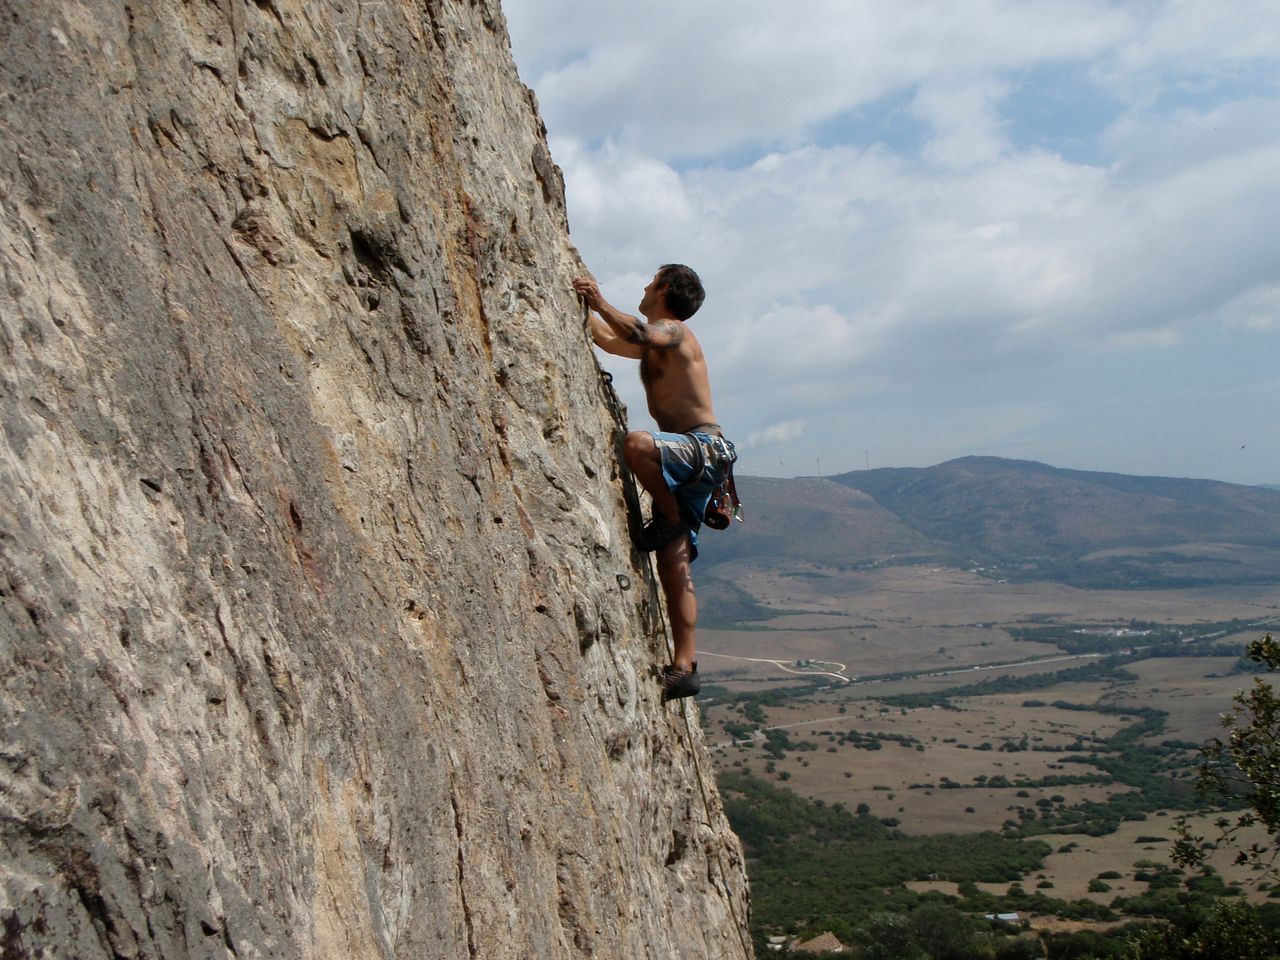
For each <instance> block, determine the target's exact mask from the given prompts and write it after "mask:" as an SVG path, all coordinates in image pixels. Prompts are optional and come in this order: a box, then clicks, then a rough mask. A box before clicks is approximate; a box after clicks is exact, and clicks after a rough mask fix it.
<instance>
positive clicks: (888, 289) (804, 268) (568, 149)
mask: <svg viewBox="0 0 1280 960" xmlns="http://www.w3.org/2000/svg"><path fill="white" fill-rule="evenodd" d="M503 9H504V11H505V13H506V16H507V21H508V27H509V30H510V33H511V40H512V49H513V52H514V55H515V59H516V63H517V66H518V67H519V70H520V75H521V78H522V79H523V80H524V82H525V83H526V84H527V85H529V86H530V87H531V88H532V89H533V90H534V91H535V93H536V95H537V99H538V103H539V107H540V110H541V112H542V116H543V119H544V120H545V122H546V124H547V129H548V133H549V139H550V145H551V152H552V156H553V157H554V158H555V160H556V162H557V163H558V164H559V165H560V166H561V168H562V169H563V171H564V174H565V180H566V191H567V201H568V209H569V224H570V231H571V235H572V238H573V241H574V243H575V244H576V245H577V247H578V249H579V251H580V252H581V254H582V256H583V258H584V260H585V262H586V263H587V264H588V266H589V267H590V269H591V270H592V271H593V273H594V274H595V276H596V278H597V279H598V280H599V281H600V284H601V287H602V289H603V291H604V293H605V296H606V297H607V298H608V299H609V300H610V302H612V303H613V304H614V305H616V306H618V307H620V308H622V309H625V310H627V311H629V312H634V311H635V308H636V306H637V305H638V303H639V300H640V296H641V293H642V288H643V287H644V285H645V284H646V283H647V282H648V280H649V279H650V278H651V277H652V275H653V273H654V271H655V270H656V269H657V267H658V266H660V265H661V264H663V263H667V262H679V263H687V264H689V265H690V266H693V267H694V269H696V270H697V271H698V273H699V274H700V275H701V277H702V280H703V283H704V285H705V287H706V289H707V300H706V303H705V305H704V306H703V308H702V310H701V311H700V312H699V313H698V314H697V315H696V316H694V317H693V318H692V320H691V321H690V327H691V328H692V330H693V331H694V332H695V333H696V335H697V337H698V339H699V341H700V342H701V343H702V345H703V349H704V350H705V352H706V354H707V357H708V363H709V366H710V370H711V380H712V389H713V393H714V396H715V408H716V413H717V415H718V417H719V419H720V421H721V422H722V423H723V424H724V425H725V428H726V432H727V433H728V435H729V436H730V438H731V439H733V440H734V441H735V442H736V444H737V447H738V452H739V458H740V459H739V465H738V471H739V473H740V474H752V475H757V476H760V475H764V476H813V475H823V476H830V475H832V474H836V473H843V472H846V471H851V470H861V469H865V468H867V467H873V468H875V467H904V466H929V465H932V464H936V463H941V462H943V461H946V460H950V459H952V458H955V457H962V456H968V455H985V456H999V457H1009V458H1015V459H1026V460H1038V461H1040V462H1043V463H1048V464H1052V465H1054V466H1058V467H1069V468H1073V469H1080V470H1101V471H1108V472H1114V473H1127V474H1139V475H1153V476H1175V477H1198V478H1208V479H1216V480H1225V481H1229V482H1233V483H1246V484H1257V483H1269V484H1280V0H1231V2H1229V3H1215V2H1211V0H1169V2H1159V0H1133V2H1110V3H1108V2H1096V0H1021V2H1012V0H937V2H934V0H886V2H878V0H795V2H793V3H786V4H783V3H778V2H777V0H771V2H761V0H683V2H671V0H651V2H649V3H646V4H631V3H611V2H600V0H594V2H588V0H503ZM601 359H602V363H603V364H604V366H605V367H606V368H607V369H610V370H612V371H613V372H614V373H615V375H616V376H615V383H617V384H618V385H619V387H620V388H621V390H620V392H622V394H623V398H624V399H625V400H626V401H627V403H628V406H629V408H630V414H631V421H632V426H633V427H634V428H636V429H653V425H652V421H650V420H649V418H648V415H647V413H646V412H645V405H644V401H643V393H642V391H641V389H640V386H639V380H638V376H637V374H636V371H635V363H634V362H633V361H628V360H623V359H620V358H615V357H607V356H605V355H603V354H602V355H601Z"/></svg>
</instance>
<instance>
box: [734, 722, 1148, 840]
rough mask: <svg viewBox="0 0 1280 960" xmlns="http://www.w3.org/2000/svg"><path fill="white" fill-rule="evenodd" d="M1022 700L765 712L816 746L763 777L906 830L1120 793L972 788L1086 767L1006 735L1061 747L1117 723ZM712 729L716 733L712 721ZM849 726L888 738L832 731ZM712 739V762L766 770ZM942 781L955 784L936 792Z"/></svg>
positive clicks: (752, 756) (751, 755)
mask: <svg viewBox="0 0 1280 960" xmlns="http://www.w3.org/2000/svg"><path fill="white" fill-rule="evenodd" d="M1024 699H1025V698H1023V697H982V698H973V699H969V700H966V701H965V702H964V705H963V706H962V707H961V709H959V710H944V709H940V708H924V709H918V710H907V711H905V712H904V711H903V710H902V709H901V708H897V707H893V708H883V707H881V706H880V705H879V703H878V702H876V701H861V702H858V703H856V704H850V705H848V707H847V712H846V713H845V714H839V713H836V712H835V711H834V710H833V709H832V707H831V706H830V705H829V704H825V703H818V704H795V705H786V706H781V707H774V708H770V709H769V710H768V711H767V715H768V725H769V726H770V727H773V726H780V727H783V728H785V729H786V730H787V732H788V734H789V735H790V737H791V739H792V741H793V742H797V743H799V742H803V741H809V742H812V743H815V744H816V745H817V750H811V751H810V750H806V751H797V750H792V751H788V752H787V753H786V755H785V756H784V757H783V758H782V759H779V760H773V761H772V769H773V773H772V774H771V776H772V777H775V778H779V779H780V778H781V775H782V774H783V773H786V774H788V775H789V777H788V779H787V780H786V785H787V787H788V788H790V789H791V790H794V791H795V792H796V793H798V794H800V795H801V796H804V797H809V798H812V799H817V800H822V801H824V802H826V803H837V802H839V803H843V804H845V806H847V807H849V808H850V809H853V808H856V807H857V805H858V804H860V803H866V804H867V805H868V806H869V807H870V808H871V812H872V813H873V814H875V815H876V816H878V817H893V818H895V819H897V820H898V821H899V825H898V829H900V830H902V831H903V832H904V833H911V834H932V833H966V832H973V831H979V830H998V829H1000V827H1001V826H1002V825H1003V823H1004V821H1005V820H1008V819H1011V818H1012V819H1016V816H1017V814H1016V811H1017V808H1018V807H1019V806H1031V805H1034V804H1035V801H1036V800H1039V799H1041V798H1050V797H1061V798H1062V800H1061V801H1058V802H1066V803H1068V804H1072V803H1079V802H1080V801H1083V800H1103V799H1105V798H1106V797H1108V796H1110V795H1111V794H1113V793H1114V792H1116V790H1117V789H1120V790H1123V789H1127V788H1125V787H1119V788H1115V787H1110V786H1100V785H1072V786H1059V787H1052V788H1038V787H1030V788H1026V789H1025V790H1022V791H1021V792H1023V793H1025V794H1026V796H1018V795H1017V794H1018V793H1019V792H1020V790H1019V788H1012V787H1001V788H998V789H984V788H982V787H980V786H977V785H976V784H975V781H976V778H979V777H987V778H990V777H996V776H999V775H1003V776H1005V777H1006V778H1007V779H1008V780H1009V781H1011V782H1015V781H1017V780H1022V779H1025V780H1040V779H1043V778H1045V777H1049V776H1054V775H1058V776H1061V775H1068V774H1083V773H1087V772H1089V770H1090V768H1087V767H1083V766H1079V765H1075V764H1071V765H1068V764H1064V763H1063V762H1062V760H1063V757H1064V755H1063V754H1058V753H1044V752H1037V751H1032V750H1023V751H1019V752H1013V753H1010V752H1006V751H1001V750H1000V749H999V746H1000V745H1001V744H1002V743H1003V742H1005V741H1018V740H1020V739H1021V737H1022V736H1023V735H1024V734H1026V735H1027V736H1028V738H1029V741H1030V742H1033V743H1041V744H1045V745H1065V744H1067V743H1070V742H1072V741H1074V740H1075V739H1076V738H1077V737H1078V736H1108V735H1110V734H1111V733H1114V732H1115V731H1116V730H1118V729H1120V728H1121V727H1122V726H1124V725H1125V724H1124V723H1123V722H1122V720H1121V717H1119V716H1106V715H1100V714H1096V713H1088V712H1081V711H1068V710H1059V709H1057V708H1054V707H1037V708H1026V707H1022V706H1021V703H1022V702H1023V700H1024ZM882 710H885V711H886V712H881V711H882ZM721 729H722V728H721ZM712 730H713V731H714V730H716V725H715V722H714V720H713V723H712ZM851 731H852V732H857V733H860V734H862V735H864V736H865V735H867V734H878V735H881V736H885V735H887V736H889V737H892V738H894V739H886V740H881V744H882V747H881V749H879V750H865V749H859V748H858V747H856V746H854V745H853V744H850V743H845V744H840V743H839V738H840V735H841V734H842V733H847V732H851ZM898 738H905V740H899V739H898ZM711 742H712V744H714V745H717V746H718V749H717V750H716V751H715V758H716V762H717V763H718V764H720V765H721V766H730V767H731V766H732V765H733V764H734V763H735V762H742V763H745V764H746V765H747V766H748V767H749V768H750V769H751V770H752V772H754V773H755V774H757V775H761V776H765V775H768V774H766V764H768V763H769V762H770V761H769V758H767V757H766V756H765V754H764V751H763V748H762V746H761V745H759V744H750V745H737V746H735V745H729V744H730V738H728V737H725V736H723V735H721V736H719V737H716V736H713V737H712V738H711ZM984 745H986V746H985V747H984ZM832 750H834V751H835V752H831V751H832ZM944 778H945V779H947V780H950V781H951V782H953V783H957V784H961V785H962V786H961V788H960V789H948V788H943V787H942V786H941V784H942V782H943V781H944Z"/></svg>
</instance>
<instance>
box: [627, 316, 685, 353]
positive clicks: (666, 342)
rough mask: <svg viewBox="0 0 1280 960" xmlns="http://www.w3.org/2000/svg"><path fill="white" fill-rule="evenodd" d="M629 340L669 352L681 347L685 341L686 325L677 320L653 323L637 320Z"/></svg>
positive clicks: (628, 337)
mask: <svg viewBox="0 0 1280 960" xmlns="http://www.w3.org/2000/svg"><path fill="white" fill-rule="evenodd" d="M627 339H628V340H630V341H631V342H632V343H638V344H641V345H642V346H645V347H651V348H654V349H657V350H669V349H671V348H673V347H678V346H680V343H681V341H683V340H684V324H682V323H679V322H677V321H675V320H657V321H655V322H653V323H644V322H642V321H639V320H637V321H636V323H635V326H634V327H633V328H632V330H631V333H630V334H629V335H628V336H627Z"/></svg>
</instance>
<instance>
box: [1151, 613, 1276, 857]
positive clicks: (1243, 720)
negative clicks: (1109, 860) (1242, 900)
mask: <svg viewBox="0 0 1280 960" xmlns="http://www.w3.org/2000/svg"><path fill="white" fill-rule="evenodd" d="M1246 656H1248V658H1249V659H1250V660H1253V661H1255V662H1257V663H1261V664H1263V665H1265V666H1266V667H1267V669H1269V670H1273V671H1274V670H1280V643H1276V641H1275V640H1274V639H1272V637H1271V634H1267V635H1266V636H1265V637H1263V638H1262V639H1261V640H1257V641H1254V642H1253V643H1251V644H1250V645H1249V649H1248V652H1247V653H1246ZM1233 703H1234V708H1233V709H1232V712H1231V713H1229V714H1226V715H1225V716H1223V718H1222V724H1223V726H1224V727H1226V728H1227V731H1228V733H1227V738H1226V740H1225V741H1224V740H1221V739H1218V738H1214V739H1213V740H1210V741H1209V742H1208V743H1206V744H1205V745H1204V746H1203V747H1201V748H1200V755H1201V764H1200V773H1199V777H1198V778H1197V780H1196V786H1197V787H1198V788H1199V789H1200V791H1201V793H1202V794H1204V795H1205V796H1207V797H1213V798H1215V799H1217V800H1220V801H1225V802H1231V803H1235V802H1243V803H1244V804H1245V805H1246V808H1247V809H1245V810H1244V811H1243V812H1241V813H1238V814H1235V815H1234V816H1231V817H1228V816H1223V817H1220V818H1219V819H1218V820H1217V821H1216V822H1215V826H1216V827H1217V829H1218V831H1219V832H1218V835H1217V837H1216V839H1215V840H1214V842H1213V843H1212V844H1208V843H1206V841H1205V838H1204V837H1203V836H1200V835H1198V834H1195V833H1193V832H1192V831H1191V828H1190V826H1189V825H1188V823H1187V819H1186V817H1185V816H1183V817H1179V818H1178V821H1177V831H1178V839H1177V840H1176V842H1175V843H1174V848H1173V851H1172V856H1173V860H1174V862H1175V863H1179V864H1181V865H1183V866H1188V867H1198V866H1201V865H1203V864H1204V861H1205V858H1206V849H1212V848H1213V847H1214V846H1217V845H1222V844H1230V845H1232V846H1240V849H1239V850H1238V852H1237V854H1236V862H1237V863H1254V864H1259V865H1261V866H1263V867H1265V868H1266V870H1267V872H1268V873H1269V874H1270V875H1271V876H1272V877H1280V871H1277V869H1276V866H1275V861H1276V854H1277V851H1280V697H1278V696H1277V694H1276V691H1275V689H1274V688H1273V687H1272V685H1271V684H1270V683H1269V682H1267V681H1266V680H1264V679H1263V678H1262V677H1255V678H1254V681H1253V686H1252V688H1251V689H1249V690H1247V691H1242V692H1240V693H1238V694H1236V696H1235V697H1234V699H1233ZM1254 824H1261V825H1262V826H1263V827H1264V828H1265V829H1266V831H1267V834H1268V836H1269V842H1268V843H1266V844H1263V843H1257V842H1255V843H1251V844H1249V845H1248V846H1243V845H1241V841H1239V840H1238V839H1237V838H1238V836H1239V834H1240V832H1241V831H1242V830H1244V829H1246V828H1247V827H1251V826H1253V825H1254Z"/></svg>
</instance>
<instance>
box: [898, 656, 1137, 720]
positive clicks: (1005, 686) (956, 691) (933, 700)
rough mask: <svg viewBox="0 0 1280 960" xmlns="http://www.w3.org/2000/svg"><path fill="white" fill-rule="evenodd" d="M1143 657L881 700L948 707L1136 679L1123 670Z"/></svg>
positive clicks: (904, 704) (908, 705) (990, 680)
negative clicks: (990, 697)
mask: <svg viewBox="0 0 1280 960" xmlns="http://www.w3.org/2000/svg"><path fill="white" fill-rule="evenodd" d="M1137 659H1140V658H1139V657H1133V656H1128V657H1120V656H1114V657H1106V658H1105V659H1102V660H1097V661H1095V662H1093V663H1088V664H1085V665H1084V666H1081V667H1069V668H1067V669H1066V670H1058V671H1056V672H1054V673H1035V674H1030V675H1027V676H1009V677H991V678H990V679H987V680H982V681H980V682H978V683H971V684H966V685H964V686H959V687H948V688H947V689H945V690H935V691H931V692H928V693H902V694H895V695H893V696H888V697H882V698H881V702H882V703H886V704H889V705H890V706H895V707H908V708H915V709H919V708H922V707H934V706H947V705H948V704H949V703H950V701H952V700H955V699H958V698H960V697H982V696H988V695H990V694H995V693H1023V692H1027V691H1031V690H1045V689H1048V688H1050V687H1056V686H1058V685H1059V684H1063V683H1085V682H1090V681H1097V680H1111V681H1116V682H1130V683H1132V682H1136V681H1137V679H1138V678H1137V677H1136V676H1135V675H1134V674H1132V673H1130V672H1129V671H1127V670H1125V669H1123V665H1124V664H1126V663H1132V662H1134V661H1135V660H1137Z"/></svg>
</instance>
